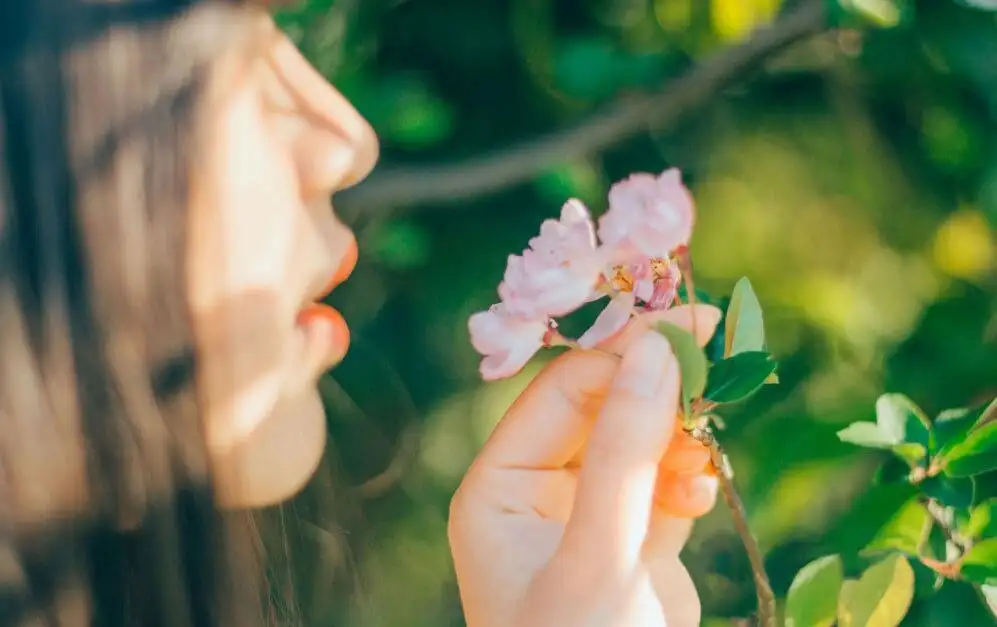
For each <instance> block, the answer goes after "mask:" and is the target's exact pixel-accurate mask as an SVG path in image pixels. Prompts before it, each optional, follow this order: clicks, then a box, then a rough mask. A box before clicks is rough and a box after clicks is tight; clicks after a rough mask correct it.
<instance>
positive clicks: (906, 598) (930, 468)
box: [469, 169, 997, 627]
mask: <svg viewBox="0 0 997 627" xmlns="http://www.w3.org/2000/svg"><path fill="white" fill-rule="evenodd" d="M608 205H609V206H608V208H607V209H606V211H605V213H604V214H603V215H602V216H601V217H600V218H599V219H598V221H597V223H596V222H595V221H593V219H592V217H591V215H590V213H589V210H588V209H587V208H586V207H585V206H584V205H583V204H582V203H581V202H580V201H578V200H574V199H572V200H569V201H568V202H566V203H565V204H564V206H563V207H562V209H561V215H560V217H559V219H557V220H554V219H550V220H547V221H545V222H544V223H543V224H542V225H541V227H540V233H539V235H537V236H536V237H534V238H533V239H531V240H530V241H529V245H528V247H527V249H526V250H525V251H523V253H522V254H520V255H511V256H510V257H509V260H508V264H507V266H506V270H505V274H504V276H503V278H502V281H501V283H500V285H499V287H498V295H499V302H498V303H496V304H495V305H493V306H492V307H490V308H489V309H488V310H487V311H482V312H479V313H476V314H474V315H472V316H471V318H470V320H469V330H470V335H471V342H472V344H473V345H474V348H475V349H476V350H477V351H478V352H479V353H481V355H482V356H483V359H482V361H481V367H480V371H481V375H482V377H483V378H484V379H486V380H493V379H501V378H505V377H509V376H512V375H514V374H516V373H517V372H519V371H520V370H521V369H522V368H523V366H524V365H525V364H526V363H527V362H528V361H529V360H530V359H531V358H532V357H533V356H534V355H535V354H536V353H537V352H538V351H539V350H541V349H542V348H545V347H548V348H549V347H556V346H567V347H577V348H584V349H593V348H595V347H597V346H598V345H599V344H600V343H601V342H603V341H604V340H606V339H607V338H609V337H611V336H612V335H613V334H615V333H617V332H618V331H620V330H621V329H622V328H623V327H624V326H625V325H626V324H627V323H628V322H629V321H630V320H631V318H632V317H633V316H635V315H639V314H640V313H642V312H647V311H661V310H665V309H668V308H669V307H672V306H673V305H675V304H677V303H680V302H682V301H684V300H685V301H690V302H691V301H694V300H695V299H696V297H697V294H701V293H698V292H697V290H695V288H694V287H693V285H692V269H691V263H690V259H689V250H688V246H689V240H690V238H691V236H692V231H693V226H694V224H695V208H694V202H693V199H692V196H691V194H690V193H689V190H688V189H686V187H685V186H684V185H683V183H682V180H681V175H680V173H679V171H678V170H676V169H670V170H667V171H665V172H663V173H662V174H660V175H658V176H653V175H651V174H645V173H639V174H634V175H632V176H630V177H629V178H627V179H625V180H623V181H620V182H618V183H616V184H615V185H613V186H612V188H611V189H610V191H609V197H608ZM700 297H701V298H702V297H705V295H701V296H700ZM604 298H605V299H608V303H607V305H606V306H605V308H604V309H603V310H602V311H601V313H600V314H599V315H598V317H597V318H596V320H595V322H594V323H593V324H592V326H591V327H590V328H589V329H588V330H586V331H585V332H584V333H583V334H582V335H581V336H580V337H578V338H577V339H571V338H567V337H564V336H563V335H562V334H561V333H560V332H559V330H558V322H557V320H558V319H559V318H563V317H564V316H567V315H569V314H571V313H572V312H574V311H575V310H577V309H579V308H580V307H581V306H583V305H585V304H587V303H591V302H593V301H598V300H600V299H604ZM655 329H656V330H657V331H658V332H660V333H661V334H663V335H664V336H665V337H666V338H667V339H668V341H669V343H670V344H671V346H672V349H673V352H674V353H675V356H676V358H677V360H678V363H679V370H680V373H681V377H682V413H681V416H679V417H678V418H677V423H676V428H680V429H682V430H684V431H685V432H686V433H688V434H689V435H691V436H692V437H693V438H694V439H696V440H698V441H699V442H700V443H701V444H702V445H703V446H704V447H706V448H707V449H708V450H709V453H710V455H709V459H710V468H709V470H710V471H712V472H713V473H714V474H716V475H717V476H718V478H719V482H720V488H721V492H722V494H723V496H724V500H725V501H726V503H727V505H728V506H729V507H730V509H731V513H732V516H733V517H734V523H735V528H736V529H737V530H738V533H739V534H740V536H741V540H742V542H743V543H744V546H745V549H746V551H747V553H748V557H749V561H750V562H751V567H752V570H753V573H754V576H755V577H754V578H755V582H756V588H757V595H758V622H759V624H761V625H764V626H766V627H774V626H775V625H776V624H777V615H778V612H777V608H776V602H775V595H774V594H773V591H772V589H771V586H770V584H769V581H768V577H767V575H766V573H765V567H764V560H763V557H762V554H761V551H760V550H759V547H758V545H757V542H756V541H755V539H754V537H753V535H752V533H751V531H750V529H749V527H748V523H747V517H746V515H745V513H744V508H743V505H742V504H741V500H740V497H739V496H738V493H737V491H736V489H735V486H734V483H733V472H732V470H731V468H730V465H729V462H728V461H727V459H726V457H725V455H724V454H723V452H722V450H721V448H720V445H719V443H718V442H717V439H716V437H715V435H714V429H716V428H722V422H721V421H720V420H719V418H718V417H717V415H716V410H717V409H718V408H719V407H721V406H723V405H727V404H731V403H737V402H741V401H743V400H745V399H746V398H748V397H749V396H751V395H752V394H754V393H755V392H757V391H758V390H759V389H760V388H761V387H762V386H764V385H766V384H772V383H778V377H777V376H776V362H775V361H774V360H773V358H772V356H771V355H769V354H768V352H767V351H766V349H765V330H764V322H763V315H762V308H761V305H760V303H759V301H758V298H757V297H756V296H755V294H754V291H753V290H752V287H751V284H750V282H749V281H748V280H747V279H741V280H740V281H739V282H738V283H737V284H736V286H735V288H734V291H733V293H732V294H731V297H730V299H729V301H728V304H727V307H726V311H725V313H724V317H723V318H722V319H721V322H720V324H719V327H718V329H717V330H716V335H717V336H719V338H720V339H721V340H722V341H720V342H717V346H719V348H718V349H716V350H713V351H711V353H712V354H711V355H710V356H709V357H708V356H707V355H706V353H705V352H704V350H703V349H701V348H700V347H699V346H698V344H697V343H696V341H695V339H694V335H693V334H691V333H689V332H688V331H686V330H684V329H681V328H679V327H677V326H674V325H670V324H667V323H658V324H656V325H655ZM876 416H877V421H876V422H875V423H867V422H857V423H854V424H852V425H851V426H849V427H848V428H846V429H844V430H842V431H841V432H840V433H839V434H838V435H839V438H840V439H841V440H843V441H846V442H850V443H853V444H857V445H859V446H864V447H867V448H874V449H880V450H885V451H889V452H890V453H892V455H893V457H892V459H891V460H890V461H889V462H887V464H886V465H885V466H884V468H883V470H882V471H881V472H880V474H879V477H878V479H877V480H878V481H881V482H886V483H897V484H901V485H903V486H905V489H907V490H909V494H908V495H907V497H908V498H907V499H906V500H905V501H904V502H903V505H902V506H901V508H900V510H899V511H898V512H897V515H896V518H895V520H894V521H892V522H891V523H890V525H887V528H885V529H884V530H883V531H882V532H881V533H880V536H879V537H877V538H876V539H874V540H873V541H872V542H871V543H869V544H868V546H866V547H865V549H864V550H863V551H861V552H860V553H859V554H858V555H827V556H824V557H821V558H820V559H817V560H815V561H813V562H811V563H810V564H808V565H806V566H805V567H804V568H802V569H801V570H800V571H799V572H798V573H797V575H796V577H795V579H794V580H793V582H792V585H791V586H790V588H789V591H788V594H787V598H786V602H785V606H784V608H782V612H781V613H782V614H783V615H784V619H783V620H784V624H785V625H786V627H831V626H832V625H840V626H842V627H895V626H896V625H899V624H900V623H901V621H903V620H904V617H905V616H906V614H907V611H908V609H909V607H910V605H911V603H912V601H913V599H914V598H915V595H916V594H931V593H932V592H934V591H937V590H938V589H939V588H940V587H941V586H942V585H944V583H945V582H946V581H964V582H970V583H971V584H973V585H974V586H975V587H976V590H977V592H978V593H979V594H980V596H981V598H982V599H983V600H984V602H985V603H986V604H987V605H988V606H989V607H990V608H991V612H992V613H993V614H994V615H995V616H997V499H992V500H982V502H978V499H977V497H976V493H975V477H976V476H978V475H981V474H983V473H986V472H990V471H992V470H997V401H995V402H994V403H991V404H990V405H987V406H981V407H976V408H969V409H954V410H949V411H947V412H943V413H942V414H941V415H939V416H938V417H936V418H935V419H934V420H931V419H929V418H928V417H927V416H925V414H924V413H923V412H922V411H921V410H920V409H919V408H917V407H916V406H915V405H914V403H913V402H911V401H910V400H909V399H907V398H905V397H903V396H900V395H896V394H887V395H884V396H882V397H881V398H880V399H879V402H878V403H877V405H876ZM891 525H892V526H891ZM912 526H913V528H914V529H913V533H911V527H912ZM910 538H914V540H910ZM918 573H920V575H921V576H918ZM922 580H925V581H927V582H928V583H927V585H924V586H919V585H916V584H917V582H919V581H922Z"/></svg>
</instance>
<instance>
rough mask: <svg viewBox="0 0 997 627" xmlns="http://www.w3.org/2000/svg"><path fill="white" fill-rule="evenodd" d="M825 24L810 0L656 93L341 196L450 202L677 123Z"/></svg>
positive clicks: (387, 202)
mask: <svg viewBox="0 0 997 627" xmlns="http://www.w3.org/2000/svg"><path fill="white" fill-rule="evenodd" d="M827 27H828V24H827V15H826V2H825V0H805V1H804V2H801V3H800V4H799V6H797V7H796V8H794V9H793V10H791V11H790V12H789V13H787V14H786V15H785V16H784V17H782V18H780V19H779V20H777V21H776V22H774V23H773V24H771V25H768V26H764V27H761V28H759V29H758V30H756V31H755V33H754V34H753V35H752V36H751V37H749V38H748V39H747V40H746V41H745V42H744V43H742V44H740V45H737V46H732V47H730V48H727V49H725V50H723V51H721V52H718V53H717V54H715V55H714V56H712V57H710V58H708V59H706V60H705V61H703V62H702V63H700V64H698V65H696V66H695V67H694V68H693V69H691V70H690V71H689V72H688V73H687V74H685V75H683V76H681V77H679V78H677V79H675V80H674V81H671V82H670V83H668V84H667V85H665V86H664V87H663V88H662V89H660V90H659V91H656V92H651V93H647V94H640V95H634V96H630V97H627V98H625V99H621V100H620V101H618V102H616V103H614V104H612V105H610V106H609V107H608V108H606V109H605V110H603V111H602V112H600V113H597V114H595V115H593V116H592V117H590V118H588V119H586V120H584V121H582V122H580V123H579V124H577V125H576V126H572V127H568V128H565V129H562V130H560V131H556V132H553V133H551V134H548V135H543V136H540V137H538V138H534V139H530V140H527V141H525V142H522V143H519V144H515V145H513V146H510V147H508V148H505V149H502V150H498V151H496V152H493V153H491V154H487V155H484V156H481V157H477V158H473V159H465V160H462V161H460V162H457V163H447V164H437V165H417V166H407V167H406V166H395V167H394V168H387V169H384V170H382V171H380V172H375V173H374V174H373V175H372V176H371V177H370V178H369V179H368V180H367V181H365V182H364V183H362V184H361V185H358V186H357V187H356V188H355V189H352V190H347V191H344V192H342V193H341V194H339V195H338V196H337V199H336V204H337V207H339V209H340V210H341V211H345V212H346V213H348V214H350V215H355V214H358V213H362V212H366V211H374V210H382V209H401V208H406V207H413V206H416V205H425V204H452V203H455V202H458V201H464V200H467V199H469V198H474V197H477V196H480V195H483V194H488V193H492V192H496V191H499V190H501V189H504V188H506V187H509V186H510V185H515V184H518V183H522V182H524V181H527V180H529V179H530V178H532V177H533V176H535V175H536V174H537V173H538V172H541V171H543V170H544V169H546V168H549V167H550V166H551V165H552V164H555V163H563V162H565V161H570V160H572V159H577V158H579V157H582V156H585V155H588V154H591V153H594V152H598V151H600V150H603V149H605V148H606V147H608V146H611V145H614V144H616V143H618V142H620V141H621V140H624V139H627V138H629V137H631V136H633V135H636V134H638V133H640V132H642V131H643V130H645V129H647V128H649V127H654V128H656V129H658V130H663V129H665V128H668V127H674V126H675V125H676V124H677V123H678V122H679V121H681V119H682V118H683V117H684V116H685V115H686V114H688V113H690V112H693V111H696V110H697V109H699V108H700V107H702V106H703V105H704V103H706V102H708V101H709V100H710V99H711V98H713V97H714V96H716V94H717V93H719V92H720V91H722V90H723V89H724V88H726V87H728V86H730V85H731V84H733V83H735V82H737V81H741V80H743V79H744V78H745V77H746V75H747V74H748V72H750V71H752V70H755V69H757V68H758V67H760V66H761V65H762V64H763V63H764V62H765V61H766V60H768V59H769V58H770V57H772V56H773V55H775V54H776V53H778V52H781V51H783V50H785V49H786V48H787V47H789V46H790V45H792V44H794V43H796V42H798V41H800V40H802V39H805V38H807V37H810V36H812V35H815V34H818V33H820V32H821V31H823V30H825V29H826V28H827Z"/></svg>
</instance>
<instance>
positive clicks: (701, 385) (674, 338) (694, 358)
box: [656, 322, 708, 416]
mask: <svg viewBox="0 0 997 627" xmlns="http://www.w3.org/2000/svg"><path fill="white" fill-rule="evenodd" d="M656 328H657V330H658V332H659V333H661V334H662V335H663V336H665V339H667V340H668V343H669V344H671V347H672V352H674V353H675V358H676V359H677V360H678V363H679V373H680V374H681V377H682V403H683V406H684V408H685V411H686V415H687V416H688V415H689V410H690V406H691V404H692V401H693V400H694V399H697V398H699V397H700V396H702V394H703V390H704V389H706V370H707V366H708V364H707V361H706V354H705V353H703V349H702V348H700V347H699V344H697V343H696V338H695V337H694V336H693V335H692V333H689V332H688V331H686V330H685V329H683V328H682V327H679V326H676V325H674V324H671V323H669V322H659V323H658V324H657V325H656Z"/></svg>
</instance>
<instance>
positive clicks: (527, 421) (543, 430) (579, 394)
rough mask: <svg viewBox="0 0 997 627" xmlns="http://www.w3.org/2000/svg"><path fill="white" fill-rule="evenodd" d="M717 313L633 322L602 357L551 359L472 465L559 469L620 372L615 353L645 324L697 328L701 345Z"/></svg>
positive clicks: (686, 309) (575, 354) (679, 312)
mask: <svg viewBox="0 0 997 627" xmlns="http://www.w3.org/2000/svg"><path fill="white" fill-rule="evenodd" d="M719 318H720V311H719V310H718V309H716V308H715V307H711V306H709V305H695V306H689V305H684V306H680V307H674V308H672V309H669V310H667V311H664V312H655V313H654V314H647V315H646V316H643V317H642V320H636V321H632V322H631V323H630V325H629V327H627V328H626V329H625V330H624V331H622V332H621V333H619V334H618V335H617V336H615V337H613V338H611V339H610V340H609V341H607V342H606V343H605V344H604V345H602V346H601V349H602V351H605V352H600V351H595V350H572V351H569V352H567V353H565V354H563V355H560V356H559V357H557V358H556V359H554V360H553V361H552V362H551V364H550V365H548V366H547V367H546V368H545V369H544V370H543V371H542V372H541V373H540V375H538V376H537V377H536V378H535V379H534V380H533V381H532V382H531V383H530V384H529V385H528V386H527V388H526V390H525V391H524V392H523V393H522V394H521V395H520V396H519V398H518V399H516V401H515V402H514V403H513V405H512V406H511V407H510V408H509V410H508V411H507V412H506V415H505V417H504V418H503V419H502V421H501V422H500V423H499V425H498V427H496V429H495V431H494V432H493V433H492V435H491V437H489V439H488V441H487V442H486V443H485V446H484V448H483V450H482V452H481V454H480V455H479V456H478V460H477V461H476V462H475V463H476V464H483V465H485V466H491V467H503V468H518V469H535V470H544V469H559V468H563V467H564V466H565V465H566V464H567V463H568V462H569V461H571V460H572V458H574V457H575V455H576V454H577V453H578V452H579V450H581V449H582V448H583V445H584V443H585V440H586V438H587V437H588V434H589V431H590V430H591V428H592V423H593V422H594V420H595V417H596V416H597V415H598V413H599V410H600V408H601V407H602V403H603V400H604V398H605V395H606V392H607V390H608V389H609V385H610V383H611V382H612V380H613V377H614V375H615V374H616V370H617V368H618V367H619V359H617V358H616V357H614V356H612V355H610V354H606V352H610V353H619V352H622V351H623V350H625V348H626V347H627V346H628V345H629V344H630V343H632V342H633V340H634V339H635V338H636V336H638V335H639V334H640V332H641V331H643V330H645V329H646V322H647V321H662V320H664V321H668V322H672V323H674V324H677V325H679V326H682V327H684V328H686V329H690V330H691V329H692V328H693V327H695V329H696V334H697V338H696V339H697V341H698V342H699V344H700V345H705V344H706V343H707V342H708V341H709V340H710V337H712V335H713V331H714V328H715V327H716V324H717V321H718V320H719Z"/></svg>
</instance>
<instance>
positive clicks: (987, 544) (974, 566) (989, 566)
mask: <svg viewBox="0 0 997 627" xmlns="http://www.w3.org/2000/svg"><path fill="white" fill-rule="evenodd" d="M959 573H960V574H961V575H962V576H963V577H965V578H966V579H967V580H968V581H971V582H973V583H976V584H986V585H989V586H993V585H997V538H995V539H991V540H983V541H982V542H977V543H976V544H974V545H973V548H972V549H970V550H969V552H968V553H966V555H964V556H963V558H962V567H961V568H960V570H959Z"/></svg>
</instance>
